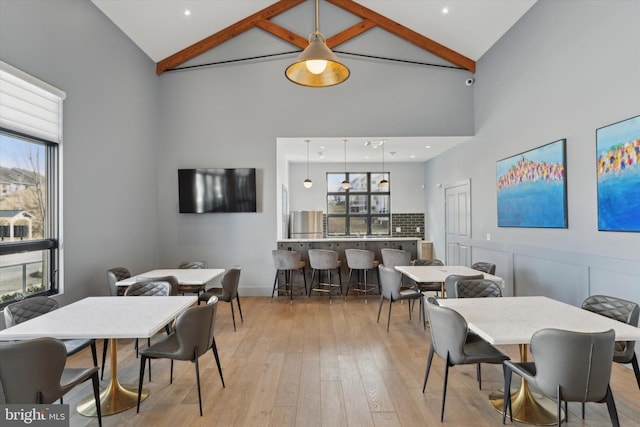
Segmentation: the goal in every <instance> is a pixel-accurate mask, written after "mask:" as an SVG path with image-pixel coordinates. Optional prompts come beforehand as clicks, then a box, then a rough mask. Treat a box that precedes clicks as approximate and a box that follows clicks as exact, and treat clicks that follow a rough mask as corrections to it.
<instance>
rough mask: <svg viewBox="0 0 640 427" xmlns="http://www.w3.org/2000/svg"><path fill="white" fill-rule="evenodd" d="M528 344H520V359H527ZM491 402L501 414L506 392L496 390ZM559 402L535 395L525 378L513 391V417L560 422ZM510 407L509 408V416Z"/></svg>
mask: <svg viewBox="0 0 640 427" xmlns="http://www.w3.org/2000/svg"><path fill="white" fill-rule="evenodd" d="M527 347H528V345H527V344H520V360H521V361H523V362H526V361H527ZM489 402H490V403H491V405H493V407H494V408H496V410H497V411H498V412H500V413H501V414H502V413H504V411H503V406H504V393H503V392H502V393H500V392H494V393H491V394H490V395H489ZM557 408H558V406H557V403H556V402H554V401H553V400H551V399H548V398H546V397H544V396H543V395H541V394H536V395H534V394H533V393H532V392H531V389H530V388H529V384H528V382H527V380H525V379H524V378H523V379H522V381H521V382H520V387H518V389H517V390H516V391H515V392H513V393H511V410H512V412H513V419H514V420H515V421H519V422H521V423H526V424H534V425H538V426H552V425H556V424H558V414H557ZM508 416H509V408H507V417H508ZM560 419H561V420H563V419H564V411H562V410H561V411H560Z"/></svg>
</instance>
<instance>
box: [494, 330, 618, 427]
mask: <svg viewBox="0 0 640 427" xmlns="http://www.w3.org/2000/svg"><path fill="white" fill-rule="evenodd" d="M614 339H615V332H614V330H613V329H609V330H608V331H603V332H594V333H581V332H574V331H566V330H561V329H541V330H539V331H538V332H536V333H534V334H533V336H532V337H531V346H530V348H531V353H532V354H533V357H534V360H535V361H534V362H511V361H506V362H505V363H504V367H505V371H504V403H503V414H502V423H503V424H504V422H505V419H506V415H507V410H509V418H510V419H511V421H513V416H512V412H511V377H512V373H515V374H518V375H520V376H521V377H522V379H523V380H526V381H527V382H528V383H529V384H531V385H532V386H534V387H535V388H536V389H537V390H538V391H539V392H540V393H542V394H544V395H545V396H547V397H550V398H552V399H555V400H556V402H557V417H558V425H560V423H561V422H562V413H561V407H562V402H564V411H565V414H566V417H567V418H568V416H569V413H568V412H567V402H583V403H584V402H605V403H606V404H607V409H608V411H609V417H610V419H611V424H612V425H613V426H619V425H620V423H619V420H618V412H617V410H616V405H615V402H614V399H613V393H611V387H610V386H609V381H610V378H611V365H612V364H611V360H612V358H613V344H614Z"/></svg>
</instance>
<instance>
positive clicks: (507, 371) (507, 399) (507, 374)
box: [502, 363, 513, 424]
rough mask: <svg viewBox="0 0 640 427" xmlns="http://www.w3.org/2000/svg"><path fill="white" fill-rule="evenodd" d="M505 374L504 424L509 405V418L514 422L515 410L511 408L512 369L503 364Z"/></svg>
mask: <svg viewBox="0 0 640 427" xmlns="http://www.w3.org/2000/svg"><path fill="white" fill-rule="evenodd" d="M502 371H503V374H504V398H503V399H502V424H504V423H505V420H506V418H507V407H508V408H509V419H510V420H511V422H513V412H512V410H511V369H510V368H508V367H507V365H505V364H504V363H503V364H502Z"/></svg>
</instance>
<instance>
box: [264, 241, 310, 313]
mask: <svg viewBox="0 0 640 427" xmlns="http://www.w3.org/2000/svg"><path fill="white" fill-rule="evenodd" d="M271 255H272V256H273V265H274V267H275V268H276V277H275V279H274V280H273V291H272V292H271V298H273V295H274V294H275V293H276V290H277V291H278V292H284V293H288V294H289V297H290V300H291V304H293V292H294V290H295V289H296V288H294V286H293V273H294V272H296V271H298V272H302V279H303V280H304V293H305V295H306V294H307V275H306V273H305V270H304V268H305V266H306V265H307V263H306V262H304V261H301V260H300V257H301V254H300V252H296V251H283V250H279V249H274V250H273V251H271ZM282 275H284V285H283V284H282V283H281V282H280V277H281V276H282ZM297 289H300V287H299V286H298V287H297Z"/></svg>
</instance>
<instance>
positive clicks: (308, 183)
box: [302, 139, 313, 188]
mask: <svg viewBox="0 0 640 427" xmlns="http://www.w3.org/2000/svg"><path fill="white" fill-rule="evenodd" d="M305 141H306V143H307V179H305V180H304V183H303V184H302V185H304V188H311V186H312V185H313V181H311V179H310V178H309V142H310V141H309V140H308V139H305Z"/></svg>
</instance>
